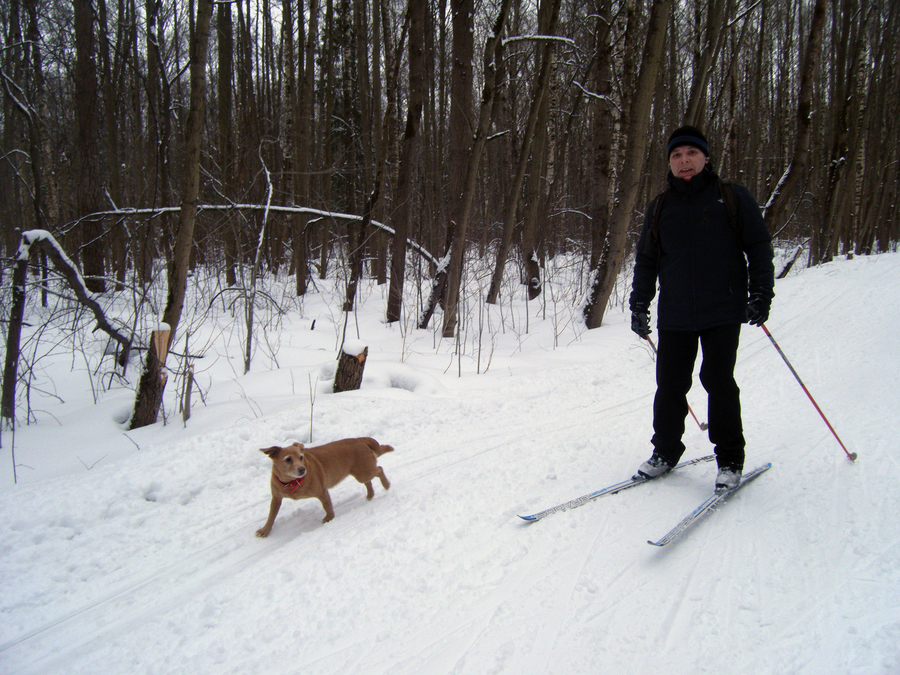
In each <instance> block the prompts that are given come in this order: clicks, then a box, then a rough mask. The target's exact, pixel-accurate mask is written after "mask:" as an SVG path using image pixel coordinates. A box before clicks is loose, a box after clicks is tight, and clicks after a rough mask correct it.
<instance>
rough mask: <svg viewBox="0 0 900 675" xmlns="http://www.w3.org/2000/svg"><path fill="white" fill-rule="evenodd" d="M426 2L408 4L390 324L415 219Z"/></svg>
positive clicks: (399, 299) (399, 301) (396, 317)
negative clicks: (404, 107)
mask: <svg viewBox="0 0 900 675" xmlns="http://www.w3.org/2000/svg"><path fill="white" fill-rule="evenodd" d="M426 8H427V2H426V0H410V3H409V108H408V110H407V114H406V129H405V131H404V133H403V143H402V145H401V147H400V174H399V176H398V178H397V202H396V204H395V207H396V209H397V220H396V221H395V222H396V225H395V227H394V231H395V234H394V242H393V243H394V246H393V253H392V255H391V283H390V289H389V291H388V306H387V320H388V322H392V321H399V320H400V310H401V305H402V302H403V281H404V279H405V276H406V274H405V273H406V245H407V241H406V240H407V237H408V236H409V226H410V222H411V220H412V217H413V207H414V205H415V194H414V191H413V189H412V180H413V174H414V172H415V164H416V156H417V150H418V144H419V124H420V122H421V119H422V107H423V106H424V104H425V54H424V50H425V10H426Z"/></svg>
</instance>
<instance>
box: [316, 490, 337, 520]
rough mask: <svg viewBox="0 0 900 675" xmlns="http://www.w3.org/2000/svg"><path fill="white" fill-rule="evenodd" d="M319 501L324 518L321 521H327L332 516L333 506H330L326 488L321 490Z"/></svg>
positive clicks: (329, 496) (329, 497)
mask: <svg viewBox="0 0 900 675" xmlns="http://www.w3.org/2000/svg"><path fill="white" fill-rule="evenodd" d="M319 501H320V502H322V508H323V509H325V519H324V520H323V521H322V522H323V523H327V522H328V521H329V520H332V519H333V518H334V508H333V507H332V506H331V495H330V494H328V490H322V494H320V495H319Z"/></svg>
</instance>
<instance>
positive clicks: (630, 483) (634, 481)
mask: <svg viewBox="0 0 900 675" xmlns="http://www.w3.org/2000/svg"><path fill="white" fill-rule="evenodd" d="M715 458H716V456H715V455H706V456H705V457H698V458H696V459H689V460H687V461H685V462H681V463H680V464H676V465H675V466H674V467H672V471H674V470H675V469H680V468H682V467H684V466H689V465H691V464H699V463H700V462H711V461H712V460H714V459H715ZM669 473H671V472H666V473H665V474H663V476H666V475H668V474H669ZM650 480H653V479H652V478H629V479H628V480H623V481H622V482H621V483H616V484H615V485H610V486H609V487H605V488H603V489H602V490H597V491H596V492H591V493H590V494H587V495H584V496H583V497H579V498H578V499H573V500H572V501H570V502H565V503H564V504H559V505H557V506H553V507H551V508H549V509H545V510H544V511H539V512H538V513H533V514H531V515H528V516H521V515H520V516H519V518H521V519H522V520H525V521H528V522H529V523H533V522H535V521H536V520H540V519H541V518H546V517H547V516H549V515H550V514H552V513H557V512H559V511H568V510H569V509H574V508H577V507H579V506H582V505H583V504H587V503H588V502H589V501H593V500H594V499H597V498H598V497H605V496H607V495H614V494H616V493H617V492H621V491H622V490H627V489H628V488H633V487H635V486H636V485H642V484H643V483H646V482H648V481H650Z"/></svg>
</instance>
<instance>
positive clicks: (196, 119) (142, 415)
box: [130, 0, 213, 429]
mask: <svg viewBox="0 0 900 675" xmlns="http://www.w3.org/2000/svg"><path fill="white" fill-rule="evenodd" d="M212 8H213V0H197V18H196V21H195V24H194V34H193V37H192V39H191V57H190V67H191V97H190V108H189V110H188V118H187V128H186V131H185V141H186V146H187V152H186V157H185V162H184V171H183V178H184V188H183V190H184V192H183V197H182V202H181V214H180V218H179V223H178V233H177V238H176V241H175V251H174V257H173V261H172V267H171V269H172V274H171V276H170V277H169V295H168V299H167V301H166V308H165V311H164V313H163V323H164V324H165V325H166V326H167V327H168V330H169V331H170V335H171V336H172V337H173V338H174V336H175V335H176V330H177V328H178V322H179V321H180V320H181V312H182V309H183V307H184V297H185V290H186V287H187V276H188V267H189V264H190V255H191V246H192V244H193V240H194V224H195V223H196V221H197V200H198V198H199V194H200V146H201V143H202V140H203V124H204V119H205V117H206V58H207V53H208V48H209V25H210V19H211V17H212ZM157 334H158V333H154V335H157ZM155 340H156V337H154V338H153V339H152V340H151V344H150V348H149V349H148V350H147V354H146V356H145V358H144V370H143V373H142V374H141V380H140V384H139V385H138V391H137V397H136V400H135V404H134V412H133V413H132V417H131V425H130V426H131V428H132V429H137V428H140V427H143V426H147V425H149V424H154V423H155V422H156V419H157V416H158V414H159V408H160V406H161V405H162V396H163V391H164V389H165V380H164V379H162V378H160V372H161V371H162V369H163V368H165V365H166V363H165V359H163V360H162V362H160V361H159V359H158V356H157V354H159V353H161V354H163V355H164V354H165V353H166V352H167V348H168V345H162V346H161V347H162V348H161V349H157V348H158V347H160V345H156V344H155Z"/></svg>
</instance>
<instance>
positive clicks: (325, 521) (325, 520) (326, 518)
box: [322, 513, 334, 525]
mask: <svg viewBox="0 0 900 675" xmlns="http://www.w3.org/2000/svg"><path fill="white" fill-rule="evenodd" d="M332 520H334V514H333V513H329V514H328V515H326V516H325V517H324V518H323V519H322V524H323V525H324V524H325V523H328V522H330V521H332Z"/></svg>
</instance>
